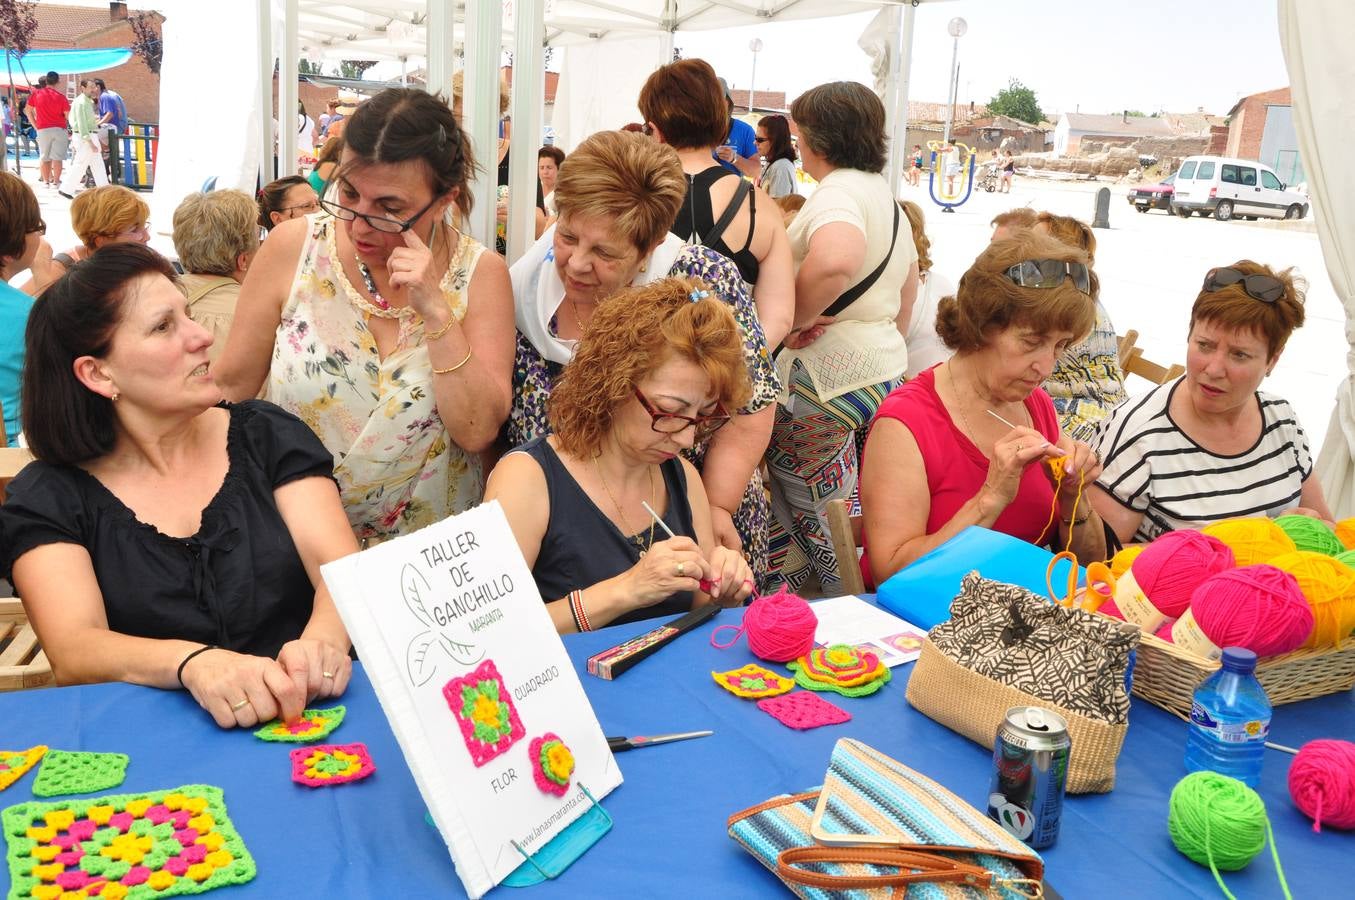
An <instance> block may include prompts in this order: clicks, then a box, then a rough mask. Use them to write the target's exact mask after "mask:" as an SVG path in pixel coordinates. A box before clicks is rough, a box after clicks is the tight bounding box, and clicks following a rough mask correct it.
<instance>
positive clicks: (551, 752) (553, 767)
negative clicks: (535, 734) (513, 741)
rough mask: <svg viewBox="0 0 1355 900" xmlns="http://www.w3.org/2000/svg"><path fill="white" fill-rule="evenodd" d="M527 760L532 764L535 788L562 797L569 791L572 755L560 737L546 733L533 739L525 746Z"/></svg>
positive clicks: (572, 769) (572, 764)
mask: <svg viewBox="0 0 1355 900" xmlns="http://www.w3.org/2000/svg"><path fill="white" fill-rule="evenodd" d="M527 758H528V759H529V760H531V763H532V778H534V779H535V780H536V786H537V787H539V788H541V790H543V791H545V792H546V793H547V794H554V795H555V796H557V797H563V796H564V795H565V791H567V790H569V776H571V775H573V774H574V754H573V753H572V752H571V751H570V749H569V748H568V747H566V746H565V742H564V741H562V740H560V736H559V735H558V734H551V733H550V732H549V731H547V732H546V733H545V734H543V735H542V736H541V737H539V738H533V739H532V742H531V743H530V744H528V745H527Z"/></svg>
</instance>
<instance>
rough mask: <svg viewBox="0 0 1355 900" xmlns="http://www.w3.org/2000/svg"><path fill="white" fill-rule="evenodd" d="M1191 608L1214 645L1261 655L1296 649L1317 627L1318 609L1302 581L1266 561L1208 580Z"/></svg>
mask: <svg viewBox="0 0 1355 900" xmlns="http://www.w3.org/2000/svg"><path fill="white" fill-rule="evenodd" d="M1190 611H1191V613H1192V614H1193V615H1194V616H1195V621H1196V623H1197V624H1198V625H1199V626H1200V630H1201V631H1203V632H1204V634H1205V637H1207V638H1209V640H1211V641H1213V642H1214V644H1215V645H1217V646H1219V647H1246V648H1247V649H1248V650H1251V651H1252V652H1254V653H1255V654H1256V655H1257V656H1274V655H1276V654H1277V653H1288V652H1289V651H1291V650H1297V649H1298V648H1299V647H1301V646H1303V642H1304V641H1306V640H1308V635H1310V634H1312V631H1313V608H1312V607H1311V606H1309V605H1308V601H1307V600H1306V599H1304V596H1303V591H1301V590H1300V589H1299V583H1298V580H1297V579H1295V578H1294V576H1293V575H1290V574H1289V573H1288V572H1285V571H1283V570H1281V569H1277V568H1275V567H1274V566H1271V565H1266V564H1264V563H1262V564H1260V565H1255V566H1242V567H1241V568H1237V569H1230V570H1228V571H1227V572H1220V573H1218V574H1217V575H1214V576H1213V577H1211V578H1209V579H1208V580H1207V581H1205V582H1204V583H1203V584H1201V585H1200V586H1199V587H1198V588H1197V589H1196V590H1195V594H1194V596H1193V597H1192V598H1191V601H1190Z"/></svg>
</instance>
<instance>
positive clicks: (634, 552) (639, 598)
mask: <svg viewBox="0 0 1355 900" xmlns="http://www.w3.org/2000/svg"><path fill="white" fill-rule="evenodd" d="M571 159H573V157H571ZM749 394H750V386H749V382H748V373H747V369H746V367H745V365H744V356H743V346H742V342H741V341H740V338H739V330H738V327H737V324H736V322H735V320H734V315H733V313H731V312H730V310H729V307H728V306H727V305H726V304H725V303H723V302H722V301H721V300H719V299H718V298H716V297H715V296H714V295H713V294H711V293H710V291H709V290H708V288H707V286H706V285H705V284H703V283H702V282H700V281H696V280H694V279H688V278H665V279H662V280H659V281H655V282H652V283H650V284H648V285H645V286H643V287H633V288H627V289H625V290H621V291H618V292H617V293H614V294H612V295H611V296H609V297H608V298H606V299H604V300H602V301H601V302H599V303H598V305H597V309H596V310H594V311H593V315H592V321H591V322H590V323H589V325H588V328H587V330H586V331H585V332H584V335H583V337H582V339H581V340H580V341H579V342H578V345H577V348H576V350H575V354H574V359H573V361H572V362H571V363H570V364H569V366H568V367H567V368H566V369H565V370H564V374H563V375H562V376H561V378H560V381H559V383H558V384H557V385H556V387H555V390H554V392H553V393H552V394H551V397H550V424H551V428H552V431H553V433H552V434H551V435H550V436H548V437H538V438H535V439H533V440H531V441H529V442H527V443H526V444H525V445H523V446H522V447H519V448H518V449H517V450H515V451H514V452H512V453H510V454H509V455H507V456H505V457H504V458H503V459H502V460H500V461H499V464H498V466H497V467H496V468H495V469H494V471H493V473H492V474H491V475H490V477H489V485H488V487H487V489H486V491H485V499H486V500H497V501H499V503H501V504H502V505H503V509H504V513H505V515H507V517H508V522H509V524H510V525H511V526H512V528H513V534H514V536H515V537H516V538H517V541H518V546H519V548H520V549H521V550H522V555H523V556H524V557H525V558H526V560H527V564H528V565H529V566H531V568H532V575H533V576H534V578H535V579H536V585H537V588H538V590H539V591H540V592H541V596H542V598H543V599H544V600H545V601H546V608H547V609H548V610H549V611H550V614H551V618H552V619H553V620H554V622H555V627H556V629H557V630H558V631H560V632H561V633H568V632H571V631H589V630H591V629H593V628H601V627H602V626H604V625H612V624H617V623H621V622H630V621H634V620H637V619H645V618H650V617H652V616H662V615H671V614H673V613H680V612H686V611H687V610H690V609H691V608H692V607H693V605H699V604H703V603H709V602H712V601H714V602H718V603H722V604H726V605H734V604H738V603H741V602H742V601H743V600H745V599H746V598H747V597H748V596H749V595H750V593H751V592H752V587H753V582H752V580H751V579H752V570H751V569H750V568H749V567H748V564H747V562H745V561H744V559H743V557H742V556H741V555H740V554H739V553H738V552H737V551H735V550H731V549H729V548H727V547H723V546H720V545H719V544H718V543H717V542H716V541H715V537H714V532H713V530H712V527H711V512H710V504H709V502H708V501H707V499H706V491H705V488H704V487H703V486H702V482H701V478H700V476H699V475H697V472H696V469H695V468H693V467H692V465H691V463H689V462H687V461H686V460H685V459H683V458H682V457H681V456H680V454H681V453H682V451H684V450H690V449H691V448H692V446H693V445H694V444H696V443H697V442H698V441H700V440H702V439H704V438H705V437H708V436H709V435H711V434H713V433H715V432H716V431H718V430H719V429H720V428H721V426H723V425H725V424H726V423H727V422H728V421H729V418H730V417H729V413H728V410H731V409H737V408H738V407H740V406H742V405H744V404H745V403H746V402H747V401H748V397H749ZM650 509H652V510H653V511H654V514H655V515H657V516H658V517H659V519H658V520H656V519H655V518H654V516H652V515H651V514H650V512H649V510H650Z"/></svg>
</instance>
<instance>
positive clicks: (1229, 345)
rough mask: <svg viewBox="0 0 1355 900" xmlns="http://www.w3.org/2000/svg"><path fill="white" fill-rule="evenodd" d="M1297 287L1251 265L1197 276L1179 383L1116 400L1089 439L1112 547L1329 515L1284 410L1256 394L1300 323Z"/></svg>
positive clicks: (1303, 440)
mask: <svg viewBox="0 0 1355 900" xmlns="http://www.w3.org/2000/svg"><path fill="white" fill-rule="evenodd" d="M1304 287H1305V286H1304V284H1303V283H1302V281H1301V280H1299V279H1297V278H1296V277H1295V276H1293V275H1292V274H1291V272H1290V270H1286V271H1283V272H1276V271H1274V270H1273V269H1271V268H1269V267H1268V266H1264V265H1262V264H1260V263H1255V262H1252V261H1250V260H1242V261H1241V262H1236V263H1234V264H1233V265H1231V266H1228V267H1227V268H1220V269H1214V270H1211V271H1210V272H1209V274H1208V275H1206V276H1205V280H1204V286H1203V287H1202V288H1201V289H1200V293H1199V295H1198V296H1197V297H1196V298H1195V305H1194V307H1192V308H1191V311H1190V336H1189V337H1188V338H1187V347H1186V374H1185V375H1183V376H1181V377H1180V378H1178V379H1176V380H1175V381H1173V382H1171V383H1169V384H1164V385H1162V386H1161V387H1156V388H1153V390H1151V391H1149V392H1148V393H1147V394H1145V395H1144V396H1142V397H1136V398H1134V399H1132V400H1129V401H1127V402H1125V403H1124V404H1123V405H1122V406H1120V408H1119V409H1117V410H1115V411H1114V412H1113V413H1111V414H1110V416H1109V417H1108V418H1106V419H1103V420H1102V422H1101V424H1100V427H1099V429H1098V431H1097V434H1096V440H1095V441H1094V446H1095V447H1096V449H1097V452H1098V453H1100V456H1101V459H1102V460H1103V461H1104V465H1105V469H1104V470H1103V471H1102V472H1101V477H1100V480H1099V481H1098V482H1097V484H1096V486H1095V487H1094V488H1093V489H1092V503H1093V504H1094V506H1095V507H1096V509H1097V510H1098V511H1099V512H1100V513H1101V515H1103V516H1104V517H1105V519H1106V521H1107V522H1108V523H1110V526H1111V527H1112V528H1113V529H1114V530H1115V533H1116V534H1117V535H1118V536H1119V538H1120V540H1121V541H1123V542H1124V543H1126V544H1127V543H1129V542H1130V541H1150V540H1152V539H1153V538H1155V537H1157V536H1158V535H1159V534H1162V533H1163V532H1164V531H1170V530H1173V529H1177V528H1199V527H1201V526H1203V525H1208V524H1209V523H1210V522H1216V521H1219V520H1220V519H1228V518H1233V517H1237V516H1278V515H1281V514H1284V513H1303V514H1307V515H1312V516H1317V517H1319V518H1322V519H1331V518H1332V514H1331V510H1330V509H1328V508H1327V501H1326V500H1325V499H1324V498H1323V496H1322V487H1321V485H1319V484H1318V482H1317V479H1316V478H1313V477H1311V476H1312V470H1313V461H1312V456H1311V455H1310V453H1309V448H1308V438H1307V436H1306V435H1305V434H1304V432H1303V428H1302V427H1301V426H1300V425H1299V421H1298V417H1297V416H1296V415H1295V413H1294V410H1293V408H1292V407H1291V406H1290V405H1289V404H1288V403H1287V402H1285V401H1284V400H1283V399H1281V398H1279V397H1276V396H1274V395H1273V394H1267V393H1264V392H1262V391H1261V390H1260V387H1261V381H1262V380H1263V379H1264V378H1265V377H1266V376H1267V375H1269V374H1270V372H1271V371H1272V370H1273V369H1274V368H1275V364H1276V363H1277V362H1279V359H1280V353H1281V352H1282V351H1283V350H1284V345H1285V342H1286V341H1288V340H1289V336H1290V335H1291V334H1292V333H1293V332H1294V329H1295V328H1298V327H1299V326H1300V325H1302V324H1303V289H1304Z"/></svg>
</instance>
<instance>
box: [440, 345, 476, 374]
mask: <svg viewBox="0 0 1355 900" xmlns="http://www.w3.org/2000/svg"><path fill="white" fill-rule="evenodd" d="M474 354H475V348H474V347H471V348H470V349H469V350H467V351H466V358H465V359H463V360H461V362H459V363H457V364H456V365H454V366H452V367H451V368H450V369H434V370H433V374H434V375H450V374H452V373H453V372H455V371H456V370H457V369H459V368H461V367H462V366H464V365H465V364H466V363H468V362H470V358H471V356H473V355H474Z"/></svg>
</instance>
